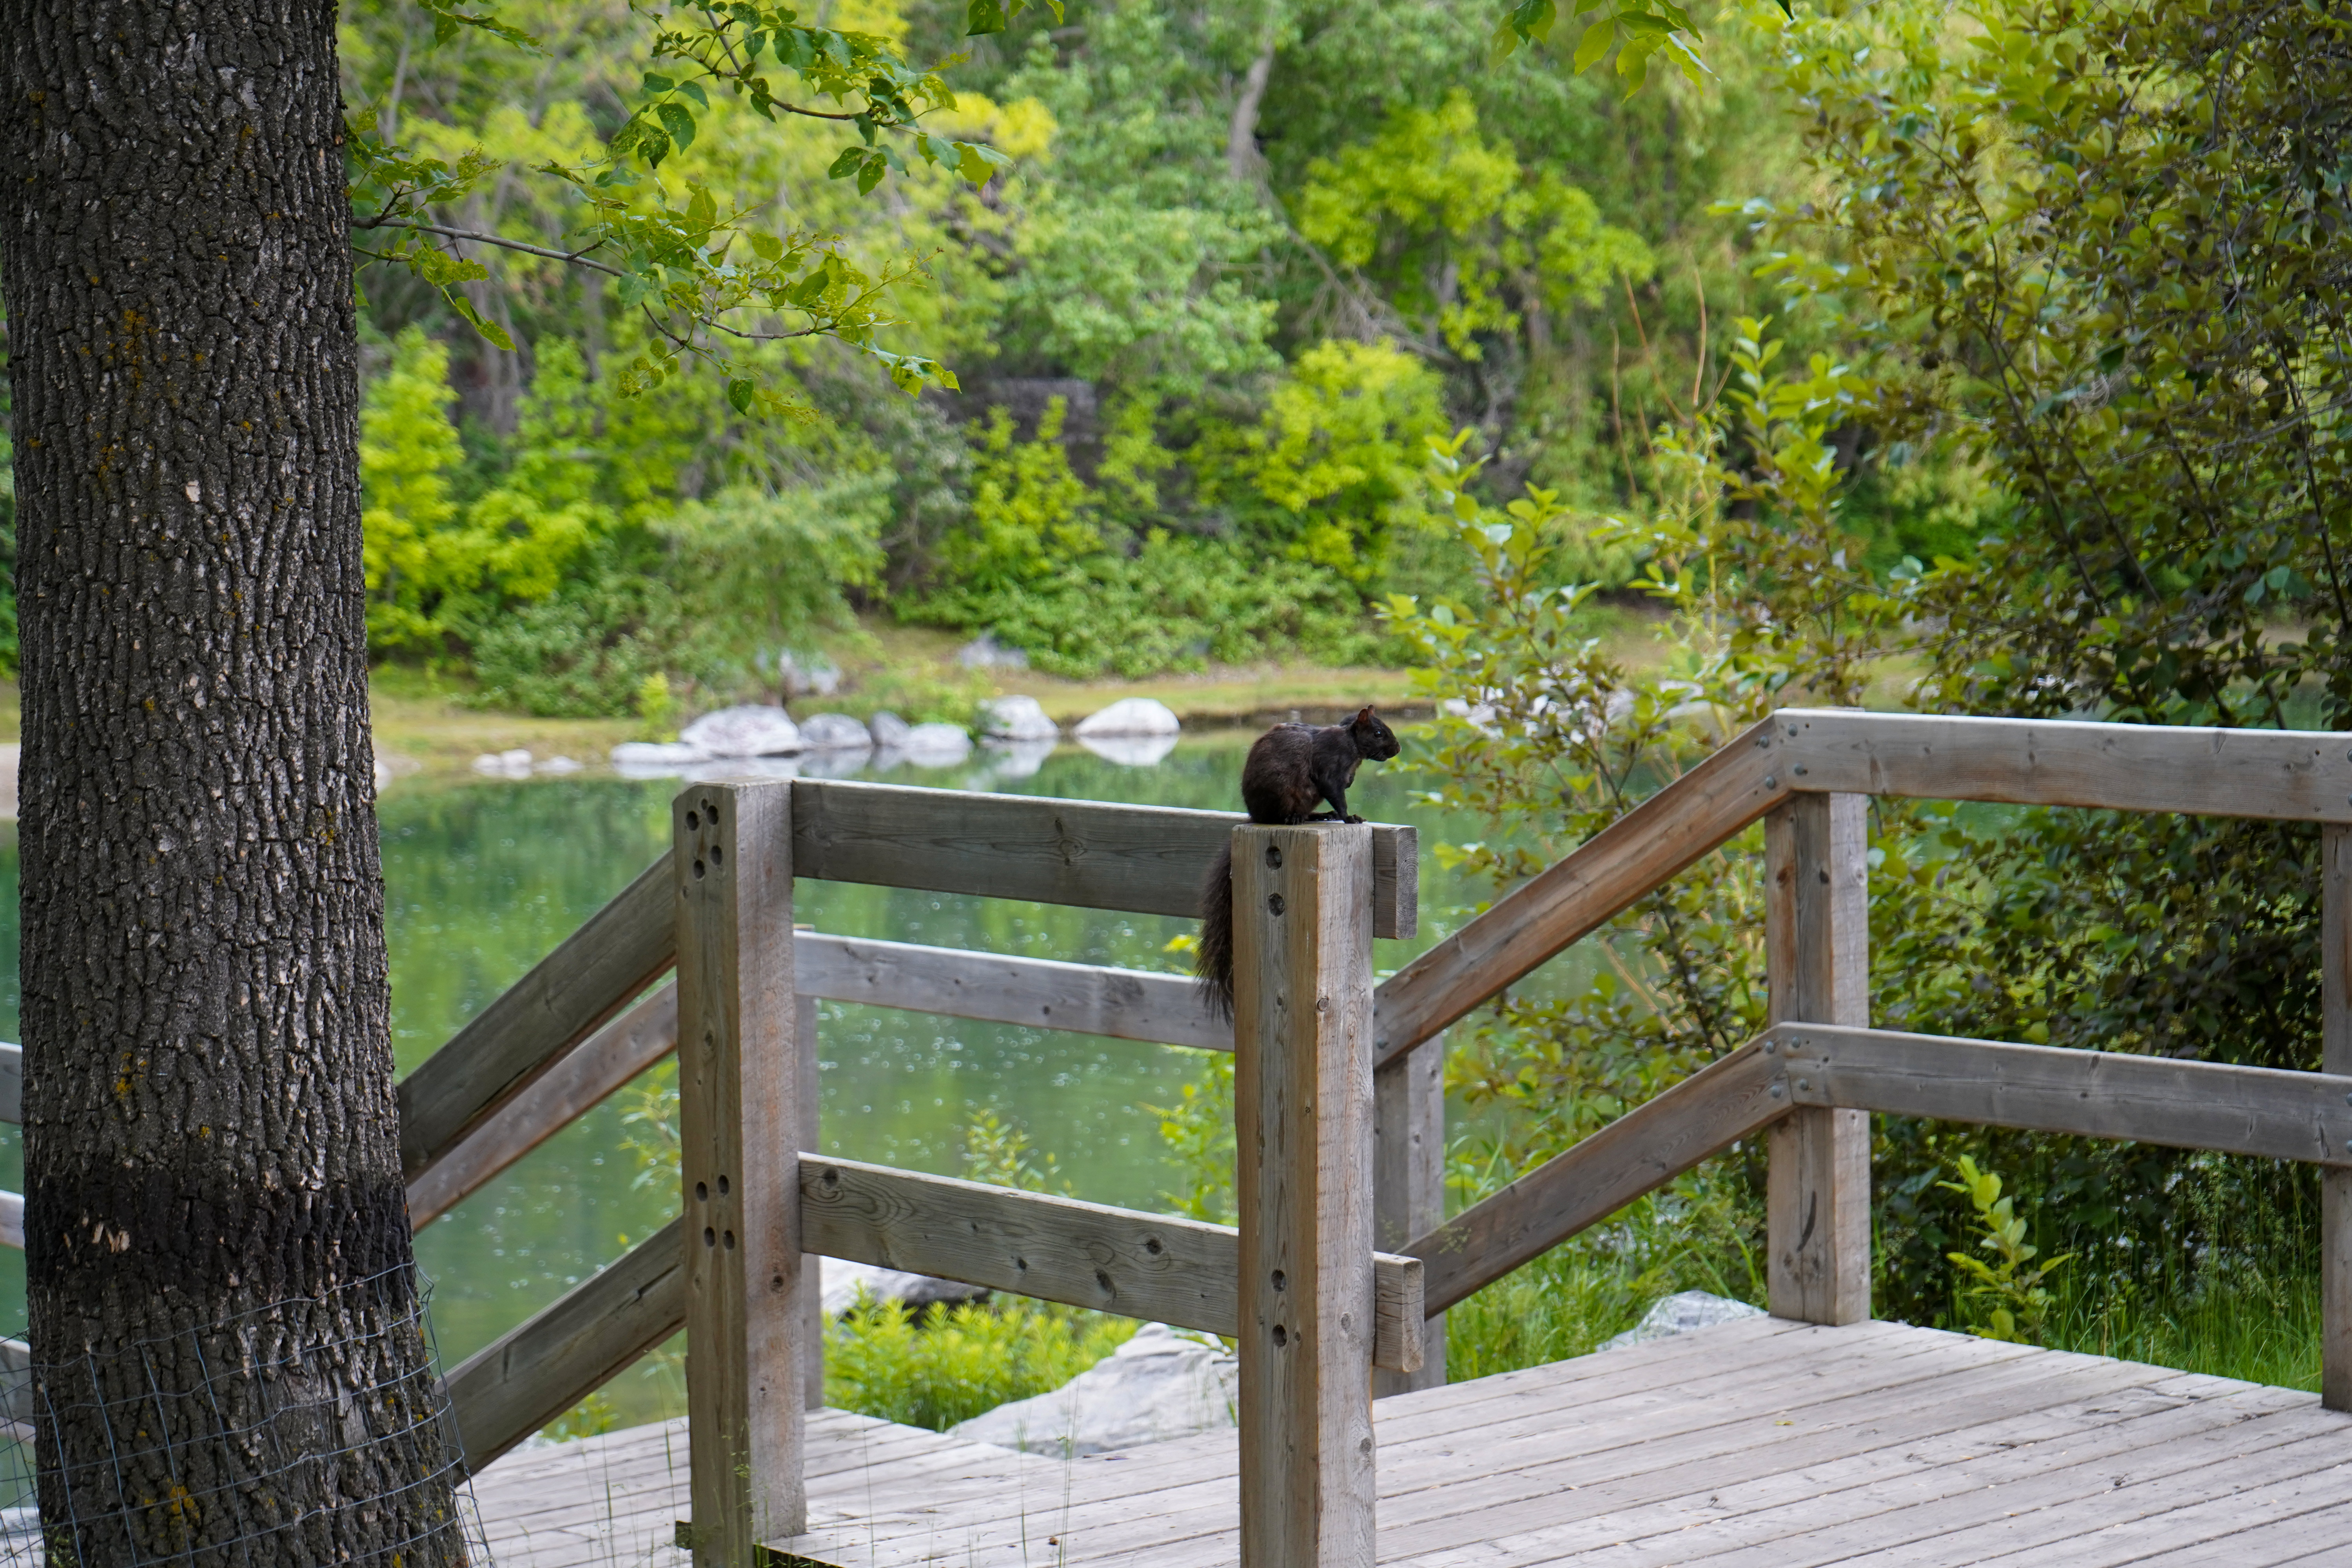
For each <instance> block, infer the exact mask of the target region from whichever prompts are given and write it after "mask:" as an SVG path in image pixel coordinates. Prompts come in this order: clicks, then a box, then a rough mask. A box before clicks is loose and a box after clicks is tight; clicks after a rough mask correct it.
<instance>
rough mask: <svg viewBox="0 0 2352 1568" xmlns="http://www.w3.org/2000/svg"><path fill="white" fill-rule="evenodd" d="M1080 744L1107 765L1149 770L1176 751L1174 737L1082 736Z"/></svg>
mask: <svg viewBox="0 0 2352 1568" xmlns="http://www.w3.org/2000/svg"><path fill="white" fill-rule="evenodd" d="M1078 744H1079V745H1081V746H1084V747H1085V748H1086V749H1087V751H1089V752H1093V753H1094V754H1095V755H1096V756H1097V757H1100V758H1102V759H1103V761H1105V762H1107V763H1118V764H1119V765H1120V766H1122V767H1129V768H1148V767H1151V766H1154V765H1156V764H1157V763H1159V762H1160V759H1161V758H1163V757H1165V756H1167V755H1168V753H1169V752H1172V751H1174V750H1175V749H1176V737H1175V736H1173V735H1080V736H1079V737H1078Z"/></svg>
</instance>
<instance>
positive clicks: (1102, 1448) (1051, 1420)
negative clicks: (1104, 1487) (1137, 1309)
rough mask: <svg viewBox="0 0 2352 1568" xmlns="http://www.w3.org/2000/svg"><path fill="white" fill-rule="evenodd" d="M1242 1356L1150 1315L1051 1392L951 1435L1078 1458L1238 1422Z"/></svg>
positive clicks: (1005, 1407)
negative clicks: (1109, 1350) (1128, 1335)
mask: <svg viewBox="0 0 2352 1568" xmlns="http://www.w3.org/2000/svg"><path fill="white" fill-rule="evenodd" d="M1240 1390H1241V1363H1239V1362H1238V1361H1236V1360H1235V1359H1234V1357H1233V1356H1231V1355H1228V1354H1227V1353H1226V1352H1224V1351H1223V1350H1222V1349H1220V1348H1219V1347H1217V1346H1215V1345H1212V1344H1203V1343H1202V1342H1201V1341H1199V1340H1197V1339H1192V1338H1188V1337H1187V1336H1185V1335H1182V1334H1180V1333H1178V1332H1177V1331H1175V1330H1173V1329H1171V1328H1169V1327H1168V1326H1167V1325H1166V1324H1165V1323H1146V1324H1144V1325H1143V1327H1141V1328H1139V1329H1138V1330H1136V1331H1135V1337H1134V1338H1133V1339H1131V1340H1129V1341H1128V1342H1127V1343H1125V1344H1123V1345H1121V1346H1119V1347H1118V1351H1117V1352H1114V1353H1112V1354H1110V1355H1108V1356H1105V1357H1104V1358H1103V1359H1102V1360H1100V1361H1098V1362H1097V1363H1095V1364H1094V1365H1092V1366H1090V1367H1088V1368H1087V1370H1086V1371H1084V1372H1082V1373H1078V1375H1077V1376H1076V1377H1074V1378H1072V1379H1071V1380H1070V1381H1069V1382H1067V1383H1066V1384H1062V1386H1061V1387H1059V1388H1057V1389H1055V1390H1054V1392H1053V1393H1051V1394H1038V1395H1037V1396H1036V1397H1034V1398H1033V1399H1016V1400H1014V1401H1013V1403H1012V1404H1010V1405H998V1406H997V1407H996V1408H995V1409H993V1410H991V1411H988V1412H986V1413H985V1414H983V1415H975V1416H973V1417H972V1418H971V1420H969V1421H964V1422H960V1423H958V1424H957V1425H956V1426H951V1427H950V1428H949V1429H948V1436H950V1437H961V1438H963V1439H964V1440H965V1441H966V1442H971V1443H988V1444H992V1445H993V1446H994V1447H999V1448H1020V1449H1024V1450H1026V1451H1027V1452H1029V1453H1032V1454H1053V1455H1056V1456H1059V1457H1062V1458H1076V1456H1078V1455H1080V1454H1105V1453H1109V1452H1111V1451H1112V1450H1114V1449H1118V1448H1133V1447H1140V1446H1141V1445H1143V1444H1146V1443H1164V1442H1166V1441H1168V1440H1169V1439H1170V1438H1171V1437H1189V1436H1192V1434H1193V1433H1195V1432H1209V1431H1214V1430H1215V1429H1217V1428H1218V1427H1222V1426H1232V1425H1234V1400H1235V1398H1236V1397H1237V1396H1238V1395H1239V1394H1240Z"/></svg>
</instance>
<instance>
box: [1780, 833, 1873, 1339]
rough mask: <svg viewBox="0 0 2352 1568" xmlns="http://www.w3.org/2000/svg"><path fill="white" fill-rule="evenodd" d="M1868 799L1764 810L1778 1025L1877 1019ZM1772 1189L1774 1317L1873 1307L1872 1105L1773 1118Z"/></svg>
mask: <svg viewBox="0 0 2352 1568" xmlns="http://www.w3.org/2000/svg"><path fill="white" fill-rule="evenodd" d="M1869 810H1870V801H1869V798H1868V797H1867V796H1865V795H1798V796H1797V797H1796V798H1794V799H1792V800H1790V801H1788V802H1787V803H1785V804H1784V805H1780V806H1776V807H1775V808H1774V809H1773V810H1772V812H1771V813H1770V815H1769V816H1766V818H1765V819H1764V877H1765V917H1764V932H1765V935H1764V945H1765V974H1766V978H1767V981H1768V983H1769V985H1770V987H1771V1001H1770V1011H1771V1022H1773V1023H1775V1024H1780V1023H1793V1022H1803V1023H1809V1024H1853V1025H1858V1026H1868V1025H1869V1023H1870V886H1869V861H1868V859H1867V855H1868V852H1869V831H1868V829H1869ZM1768 1149H1769V1159H1770V1162H1771V1164H1770V1170H1769V1176H1768V1179H1767V1183H1766V1190H1765V1214H1766V1228H1767V1232H1768V1242H1769V1254H1770V1257H1769V1264H1768V1275H1767V1286H1766V1289H1767V1293H1768V1296H1769V1305H1770V1307H1771V1311H1772V1315H1773V1316H1774V1317H1776V1318H1790V1319H1794V1320H1796V1321H1800V1322H1807V1323H1858V1322H1861V1321H1864V1319H1866V1318H1868V1317H1869V1316H1870V1114H1869V1112H1867V1111H1863V1110H1831V1109H1828V1108H1825V1107H1818V1106H1807V1107H1801V1108H1800V1109H1798V1110H1795V1111H1792V1112H1791V1113H1790V1114H1789V1115H1787V1116H1785V1117H1783V1118H1781V1119H1780V1121H1776V1122H1774V1123H1773V1124H1772V1130H1771V1132H1770V1134H1769V1144H1768Z"/></svg>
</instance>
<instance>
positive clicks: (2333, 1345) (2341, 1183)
mask: <svg viewBox="0 0 2352 1568" xmlns="http://www.w3.org/2000/svg"><path fill="white" fill-rule="evenodd" d="M2319 867H2320V871H2319V887H2320V919H2319V931H2320V937H2319V949H2320V1008H2321V1024H2320V1030H2321V1033H2320V1058H2319V1070H2320V1071H2322V1072H2329V1073H2352V827H2345V826H2338V825H2333V824H2331V825H2329V826H2324V827H2322V828H2321V829H2320V830H2319ZM2319 1226H2320V1243H2319V1335H2320V1338H2319V1398H2320V1403H2322V1404H2323V1405H2326V1406H2327V1408H2328V1409H2330V1410H2352V1169H2346V1168H2344V1167H2341V1166H2336V1165H2326V1166H2323V1167H2321V1169H2320V1172H2319Z"/></svg>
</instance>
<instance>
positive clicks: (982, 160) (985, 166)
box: [956, 142, 1011, 185]
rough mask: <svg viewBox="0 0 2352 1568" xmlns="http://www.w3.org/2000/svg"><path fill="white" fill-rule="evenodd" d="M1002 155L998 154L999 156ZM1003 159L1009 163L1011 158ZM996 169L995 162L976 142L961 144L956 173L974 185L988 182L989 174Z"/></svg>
mask: <svg viewBox="0 0 2352 1568" xmlns="http://www.w3.org/2000/svg"><path fill="white" fill-rule="evenodd" d="M1002 156H1003V155H1002V154H999V157H1000V158H1002ZM1003 161H1004V162H1008V163H1009V162H1010V161H1011V160H1009V159H1005V160H1003ZM996 170H997V163H996V162H995V161H993V160H992V159H990V157H989V155H988V153H984V152H982V150H981V149H980V147H979V145H978V144H977V143H974V142H964V143H963V144H962V148H961V155H960V156H958V158H957V159H956V173H957V174H961V175H962V176H963V177H964V178H965V179H967V180H970V181H971V183H972V184H975V185H984V184H988V181H989V176H990V175H992V174H995V173H996Z"/></svg>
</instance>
